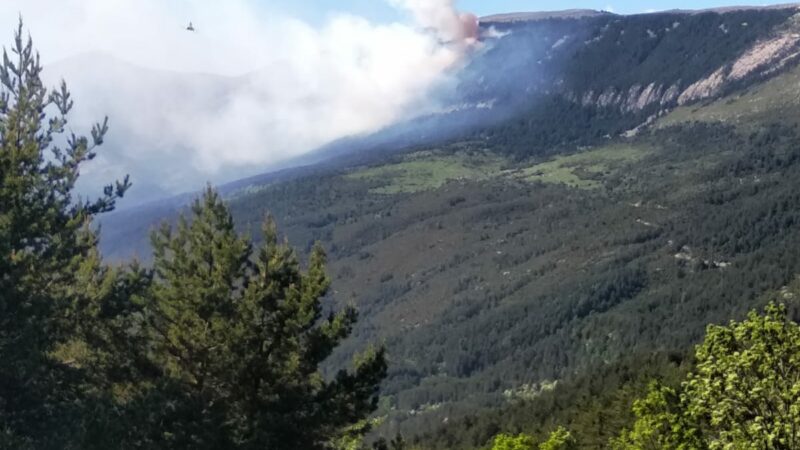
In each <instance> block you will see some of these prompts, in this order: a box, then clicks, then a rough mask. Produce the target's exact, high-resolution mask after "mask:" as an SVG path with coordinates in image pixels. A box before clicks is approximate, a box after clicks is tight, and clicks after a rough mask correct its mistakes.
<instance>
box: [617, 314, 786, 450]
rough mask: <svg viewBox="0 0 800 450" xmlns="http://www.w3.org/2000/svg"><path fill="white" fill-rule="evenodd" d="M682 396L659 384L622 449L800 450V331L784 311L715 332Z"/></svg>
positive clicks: (754, 316)
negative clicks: (797, 449) (799, 449)
mask: <svg viewBox="0 0 800 450" xmlns="http://www.w3.org/2000/svg"><path fill="white" fill-rule="evenodd" d="M696 358H697V366H696V368H695V370H694V371H693V372H692V373H691V374H690V375H689V376H688V378H687V380H686V381H684V382H683V384H682V393H681V394H680V396H679V398H678V394H677V393H676V392H675V391H673V390H671V389H669V388H664V387H661V386H658V385H657V384H654V385H653V386H652V387H651V390H650V393H649V394H648V396H647V398H645V399H644V400H640V401H639V402H637V404H636V415H637V421H636V424H635V425H634V428H633V429H632V430H631V431H627V432H624V433H623V434H622V436H620V438H619V439H617V440H615V441H614V442H612V445H613V447H614V448H617V449H703V448H708V449H728V448H735V449H770V450H784V449H787V450H788V449H796V448H800V326H798V324H797V323H795V322H792V321H790V320H788V319H787V315H786V310H785V308H784V307H782V306H776V305H770V306H768V307H767V310H766V314H764V315H759V314H756V313H755V312H751V313H750V314H749V316H748V318H747V320H745V321H743V322H738V323H737V322H732V323H731V324H729V325H728V326H710V327H709V328H708V332H707V335H706V339H705V341H704V342H703V343H702V344H701V345H700V346H698V348H697V351H696Z"/></svg>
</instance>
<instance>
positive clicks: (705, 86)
mask: <svg viewBox="0 0 800 450" xmlns="http://www.w3.org/2000/svg"><path fill="white" fill-rule="evenodd" d="M792 8H793V9H794V7H792ZM714 14H716V13H714ZM753 14H756V13H755V12H753ZM676 23H677V22H676ZM747 26H749V25H748V23H747V22H742V23H741V25H740V27H741V28H746V27H747ZM676 29H677V26H676ZM719 30H720V33H722V34H728V33H733V32H736V31H732V30H730V29H728V28H727V27H723V26H720V27H719ZM799 56H800V14H795V15H793V16H792V17H790V18H789V19H788V20H787V22H786V23H783V24H781V25H779V26H778V27H777V28H776V29H775V30H773V31H772V32H771V33H769V34H768V35H765V36H763V37H761V38H760V39H758V40H757V41H756V42H755V43H754V44H752V45H750V46H748V47H746V48H745V49H744V50H743V51H741V52H740V53H739V55H738V56H737V57H736V58H733V59H732V60H731V61H729V62H725V63H724V64H723V65H721V66H719V67H718V68H716V69H715V70H714V71H713V72H712V73H710V74H709V75H706V76H703V77H701V78H699V79H697V80H694V81H692V82H691V84H688V85H686V81H685V80H683V79H677V80H674V81H672V82H669V83H663V82H655V81H652V82H648V81H647V80H642V82H640V83H635V84H633V85H632V86H630V87H628V88H627V89H621V88H618V87H613V86H609V87H606V88H604V89H602V90H601V89H589V90H587V91H583V92H577V91H567V92H565V93H564V95H565V96H566V97H567V98H568V99H569V100H570V101H573V102H576V103H580V104H581V105H582V106H584V107H599V108H611V107H615V108H619V109H620V111H622V112H625V113H635V112H640V111H644V110H652V109H654V108H655V109H657V110H659V111H663V110H665V109H668V108H671V107H674V106H679V105H686V104H691V103H694V102H696V101H699V100H704V99H708V98H713V97H716V96H718V95H720V94H722V93H723V92H724V91H725V90H726V89H727V88H728V87H729V86H732V85H734V84H736V83H741V82H744V81H746V80H748V79H754V80H755V79H763V78H764V77H768V76H770V75H772V74H775V73H777V72H779V71H780V70H781V69H783V68H785V67H787V66H788V65H790V64H794V63H795V62H796V61H797V59H798V57H799Z"/></svg>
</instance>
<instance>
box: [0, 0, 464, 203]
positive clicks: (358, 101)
mask: <svg viewBox="0 0 800 450" xmlns="http://www.w3.org/2000/svg"><path fill="white" fill-rule="evenodd" d="M390 1H391V3H392V5H393V6H395V7H397V8H401V9H403V10H405V11H406V12H407V13H409V14H407V15H408V16H409V17H411V20H410V21H409V22H408V23H405V22H401V21H400V22H396V23H385V24H376V23H371V22H369V21H368V20H366V19H364V18H361V17H356V16H353V15H349V14H335V15H332V16H331V17H330V18H329V19H328V20H327V21H326V22H325V23H324V24H323V25H322V26H320V27H315V26H312V25H310V24H308V23H305V22H303V21H301V20H298V19H296V18H292V17H287V16H285V15H282V14H280V13H278V12H274V11H267V10H265V9H264V7H263V6H258V5H257V4H256V3H255V0H226V1H224V2H220V1H218V0H183V1H166V0H2V2H0V32H2V30H6V31H5V32H6V36H7V38H6V39H5V40H4V42H6V43H9V42H10V41H11V32H12V30H13V29H14V26H15V24H16V21H17V18H18V17H19V15H20V14H22V16H23V18H24V20H25V26H26V28H27V29H30V31H31V34H32V36H33V38H34V42H35V45H36V46H37V48H38V49H39V50H40V52H41V53H42V57H43V60H44V61H45V63H46V69H45V74H46V76H47V78H48V82H50V83H51V84H54V83H56V82H57V81H58V80H59V79H60V78H62V77H63V78H65V79H66V81H67V83H68V84H69V85H70V87H71V89H72V90H73V94H74V99H75V101H76V110H75V114H73V117H72V119H73V121H72V123H73V125H74V126H76V127H78V126H79V125H86V126H88V125H89V121H91V120H93V119H99V118H102V117H103V116H104V115H106V114H107V115H109V116H110V117H111V126H112V129H111V133H110V135H109V139H108V144H107V145H106V146H105V147H104V149H103V150H102V153H101V155H100V157H99V158H98V160H97V161H96V162H94V163H93V165H92V166H90V167H89V168H88V170H86V171H85V172H84V175H85V177H86V178H88V179H89V181H90V183H88V184H89V185H94V184H98V183H100V182H104V181H107V180H108V178H110V177H119V176H121V175H123V174H125V173H131V175H132V177H133V179H134V183H137V184H138V185H139V186H149V187H150V188H151V189H152V192H150V195H159V194H161V195H163V194H167V193H176V192H178V191H185V190H191V189H195V188H197V187H199V186H201V185H202V183H204V182H205V181H209V180H210V181H213V182H222V181H227V180H232V179H235V178H239V177H243V176H247V175H251V174H254V173H257V172H259V171H262V170H264V169H265V168H267V167H269V166H270V165H273V164H276V163H279V162H281V161H285V160H287V159H289V158H291V157H295V156H298V155H302V154H304V153H306V152H308V151H310V150H313V149H314V148H316V147H318V146H320V145H323V144H325V143H327V142H330V141H332V140H335V139H337V138H340V137H344V136H348V135H353V134H359V133H366V132H371V131H375V130H377V129H380V128H381V127H384V126H386V125H389V124H391V123H393V122H395V121H398V120H401V119H405V118H408V117H410V116H412V115H414V114H415V113H419V112H425V111H426V110H430V109H431V108H433V107H434V106H435V105H430V104H428V102H427V100H426V94H428V93H429V92H430V90H431V89H433V88H435V87H436V86H437V85H438V84H440V83H443V82H445V81H446V80H447V77H448V74H450V73H451V71H452V70H453V69H454V68H455V67H457V65H458V64H459V63H460V61H462V60H463V58H464V56H465V54H466V52H468V51H469V48H470V47H471V46H472V45H474V43H475V42H476V40H477V35H478V31H477V29H478V25H477V19H476V18H475V16H472V15H469V14H462V13H460V12H458V11H457V10H456V8H455V5H454V4H453V2H452V1H451V0H390ZM190 20H191V21H192V22H193V24H194V27H195V28H196V30H197V31H196V32H190V31H187V30H186V29H185V28H186V25H188V22H189V21H190ZM142 192H143V191H142ZM134 194H136V192H135V191H134ZM141 195H142V196H143V197H147V195H148V194H147V193H142V194H141Z"/></svg>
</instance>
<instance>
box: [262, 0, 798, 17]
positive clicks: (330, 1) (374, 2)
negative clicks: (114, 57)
mask: <svg viewBox="0 0 800 450" xmlns="http://www.w3.org/2000/svg"><path fill="white" fill-rule="evenodd" d="M258 1H263V2H265V4H267V5H269V6H270V7H274V6H278V7H279V8H280V9H282V10H284V11H286V12H289V13H291V14H292V15H295V16H297V17H301V18H303V19H306V20H308V21H311V22H319V21H321V20H322V19H323V18H324V17H325V16H326V15H327V14H330V13H331V12H335V11H343V12H350V13H353V14H358V15H361V16H364V17H367V18H370V19H373V20H377V21H389V20H393V19H396V18H397V12H396V11H395V10H394V9H393V8H392V7H391V6H389V4H388V2H386V1H385V0H303V1H297V0H258ZM784 1H788V0H784ZM456 2H457V4H458V7H459V9H462V10H465V11H471V12H474V13H475V14H477V15H479V16H483V15H489V14H494V13H499V12H512V11H547V10H560V9H572V8H589V9H605V10H611V11H614V12H616V13H620V14H635V13H642V12H647V11H653V10H665V9H674V8H681V9H700V8H712V7H717V6H730V5H732V4H740V3H748V4H763V3H764V2H761V1H750V2H747V1H743V0H699V1H690V0H648V1H639V0H574V1H571V2H563V1H555V0H456Z"/></svg>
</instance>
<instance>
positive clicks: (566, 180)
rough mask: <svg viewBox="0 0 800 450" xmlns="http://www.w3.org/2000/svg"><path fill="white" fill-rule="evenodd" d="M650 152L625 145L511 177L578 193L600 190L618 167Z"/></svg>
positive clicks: (561, 159) (555, 161) (538, 166)
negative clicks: (570, 189)
mask: <svg viewBox="0 0 800 450" xmlns="http://www.w3.org/2000/svg"><path fill="white" fill-rule="evenodd" d="M649 153H650V151H649V150H647V149H643V148H640V147H632V146H628V145H612V146H609V147H603V148H600V149H597V150H590V151H586V152H583V153H578V154H574V155H569V156H561V157H557V158H555V159H553V160H552V161H548V162H545V163H541V164H536V165H534V166H531V167H527V168H524V169H520V170H516V171H513V172H512V173H511V174H512V175H513V176H515V177H518V178H520V179H523V180H526V181H541V182H545V183H555V184H566V185H568V186H571V187H574V188H578V189H595V188H598V187H600V185H601V184H602V179H603V177H604V176H606V175H608V174H611V173H613V172H615V171H617V170H618V169H619V168H620V166H622V165H625V164H628V163H632V162H636V161H639V160H641V159H642V158H644V157H645V156H647V155H648V154H649Z"/></svg>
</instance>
